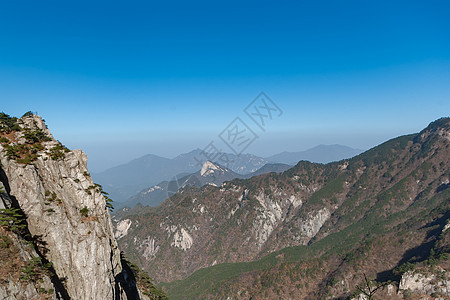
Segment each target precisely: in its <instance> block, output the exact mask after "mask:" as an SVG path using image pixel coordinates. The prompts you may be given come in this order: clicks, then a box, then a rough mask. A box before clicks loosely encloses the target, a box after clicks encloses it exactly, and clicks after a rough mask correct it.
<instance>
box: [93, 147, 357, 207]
mask: <svg viewBox="0 0 450 300" xmlns="http://www.w3.org/2000/svg"><path fill="white" fill-rule="evenodd" d="M361 152H362V150H358V149H353V148H350V147H346V146H342V145H320V146H317V147H314V148H312V149H309V150H306V151H300V152H283V153H280V154H276V155H273V156H270V157H268V158H262V157H259V156H256V155H252V154H241V155H239V156H237V155H235V154H231V153H225V154H217V155H212V154H210V153H209V154H208V153H204V152H203V151H202V150H201V149H195V150H193V151H191V152H188V153H183V154H180V155H178V156H177V157H175V158H173V159H169V158H165V157H161V156H157V155H153V154H148V155H145V156H142V157H140V158H136V159H134V160H132V161H130V162H129V163H126V164H122V165H119V166H116V167H113V168H110V169H108V170H106V171H103V172H101V173H96V174H92V177H93V178H94V180H95V182H98V183H100V184H101V185H103V188H104V189H105V190H106V191H107V192H108V193H109V194H110V195H111V198H112V199H114V201H115V202H116V205H117V204H118V203H120V202H125V201H128V200H130V197H133V196H135V195H137V194H139V193H141V192H142V190H144V189H150V187H153V186H156V185H158V186H159V185H160V184H162V183H163V182H165V181H167V182H169V181H172V180H174V179H175V177H176V178H182V177H183V175H189V174H193V173H195V172H197V171H199V170H200V169H201V167H202V165H203V164H204V163H205V162H206V161H207V160H210V161H212V162H214V163H218V164H220V165H222V166H225V167H226V168H227V169H229V170H231V171H233V172H235V173H237V174H239V175H248V174H250V173H252V172H255V171H257V170H259V169H261V168H262V167H263V166H265V165H267V164H269V163H282V164H288V165H295V164H297V163H298V162H299V161H301V160H308V161H311V162H318V163H328V162H331V161H337V160H341V159H346V158H350V157H353V156H355V155H357V154H359V153H361ZM224 157H225V158H226V161H224ZM268 168H272V167H268ZM260 172H263V173H267V172H265V171H264V170H260ZM269 172H272V169H270V170H269ZM263 173H260V174H263Z"/></svg>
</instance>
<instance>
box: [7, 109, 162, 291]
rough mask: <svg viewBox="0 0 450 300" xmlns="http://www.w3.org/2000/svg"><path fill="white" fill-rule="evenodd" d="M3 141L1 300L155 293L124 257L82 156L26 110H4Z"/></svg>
mask: <svg viewBox="0 0 450 300" xmlns="http://www.w3.org/2000/svg"><path fill="white" fill-rule="evenodd" d="M0 142H1V145H0V161H1V166H0V179H1V183H2V188H1V194H0V195H1V201H0V206H1V210H0V240H1V245H0V255H1V257H2V264H3V270H2V271H1V281H0V298H1V299H96V300H97V299H150V298H152V297H153V298H152V299H154V298H155V297H159V296H158V295H157V292H158V291H157V290H156V288H154V286H153V285H152V284H151V282H150V281H149V280H148V277H147V280H144V281H143V282H142V281H140V279H142V278H143V277H145V276H141V275H142V274H143V273H141V275H140V274H139V271H138V269H137V267H136V266H135V265H133V264H131V263H129V262H128V261H127V260H126V259H125V258H124V257H123V255H121V252H120V250H119V248H118V246H117V242H116V239H115V238H114V234H113V228H112V225H111V219H110V216H109V209H110V208H111V203H110V201H109V198H108V197H107V196H106V195H105V193H104V192H103V190H102V188H101V186H100V185H97V184H95V183H94V182H93V181H92V179H91V176H90V175H89V171H88V169H87V167H86V164H87V157H86V154H84V153H83V152H82V151H81V150H69V149H67V148H66V147H65V146H63V145H62V144H61V143H60V142H58V141H56V140H55V139H54V138H53V136H52V134H51V133H50V131H49V130H48V128H47V126H46V125H45V123H44V122H43V120H42V119H41V118H40V117H39V116H36V115H33V114H31V113H27V114H25V115H24V116H23V117H22V118H20V119H17V118H13V117H10V116H8V115H6V114H4V113H2V114H1V115H0ZM105 196H106V197H105ZM144 279H145V278H144ZM155 295H156V296H155ZM161 297H163V294H161Z"/></svg>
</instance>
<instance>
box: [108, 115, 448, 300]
mask: <svg viewBox="0 0 450 300" xmlns="http://www.w3.org/2000/svg"><path fill="white" fill-rule="evenodd" d="M449 145H450V119H449V118H442V119H439V120H437V121H435V122H432V123H431V124H430V125H429V126H428V127H427V128H425V129H424V130H422V131H421V132H419V133H416V134H410V135H406V136H400V137H398V138H395V139H392V140H389V141H387V142H385V143H383V144H381V145H379V146H377V147H374V148H372V149H370V150H368V151H366V152H364V153H362V154H360V155H357V156H355V157H353V158H351V159H345V160H341V161H338V162H333V163H328V164H318V163H311V162H307V161H300V162H299V163H297V164H296V165H295V166H294V167H292V168H290V169H288V170H286V171H284V172H281V173H269V174H263V175H259V176H254V177H252V178H249V179H234V180H231V181H225V182H223V183H222V184H220V186H213V185H205V186H202V187H195V186H189V185H186V186H185V187H183V188H182V189H180V190H179V191H178V192H177V193H176V194H175V195H173V196H172V197H170V198H169V199H167V200H166V201H164V202H163V203H162V204H161V205H160V206H159V207H156V208H154V207H144V206H142V205H138V206H136V207H134V208H131V209H130V208H125V209H122V210H119V211H117V212H115V213H114V215H113V223H114V227H115V236H116V238H117V240H118V243H119V246H120V248H121V249H122V250H123V251H124V252H125V253H127V255H128V256H129V257H130V258H131V259H132V260H134V261H136V262H138V264H139V265H140V266H142V267H143V268H144V269H145V270H146V271H148V272H149V274H150V276H151V277H152V278H154V279H155V281H156V282H158V283H159V284H160V286H161V287H163V288H164V289H165V290H166V291H167V292H168V295H169V296H170V297H172V298H173V299H198V298H209V299H346V298H348V299H350V298H353V297H358V295H360V297H363V296H364V293H363V292H362V290H364V287H366V286H367V287H368V288H367V290H369V289H370V285H373V284H378V285H379V287H380V288H379V289H377V295H376V296H377V297H379V298H373V299H382V298H384V299H386V298H389V299H422V298H420V297H421V296H420V295H428V296H427V297H429V298H427V299H439V297H444V298H445V297H446V298H445V299H448V296H449V273H448V270H449V266H450V265H449V256H448V255H449V250H450V247H449V232H450V231H449V230H448V228H449V227H450V225H448V224H449V220H450V215H449V206H450V194H449V189H448V186H449V180H450V169H449V158H450V148H449ZM417 274H419V275H417ZM414 276H416V277H414ZM365 278H366V279H367V280H365ZM411 278H415V279H414V280H413V279H411ZM408 280H409V281H408ZM416 280H417V281H416ZM375 281H376V282H377V283H375ZM412 282H420V284H413V283H412ZM369 283H370V284H369ZM365 284H366V285H365ZM416 296H417V297H416ZM408 297H412V298H408ZM414 297H416V298H414ZM444 298H442V299H444ZM360 299H369V298H360Z"/></svg>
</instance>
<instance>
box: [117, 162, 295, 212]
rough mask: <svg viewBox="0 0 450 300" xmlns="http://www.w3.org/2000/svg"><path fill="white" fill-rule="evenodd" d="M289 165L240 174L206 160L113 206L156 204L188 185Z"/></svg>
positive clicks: (282, 167) (280, 169) (218, 181)
mask: <svg viewBox="0 0 450 300" xmlns="http://www.w3.org/2000/svg"><path fill="white" fill-rule="evenodd" d="M291 167H292V166H290V165H286V164H266V165H264V166H263V167H262V168H260V169H258V170H256V171H255V172H252V173H249V174H246V175H241V174H238V173H236V172H233V171H232V170H230V169H228V168H226V167H224V166H221V165H219V164H217V163H213V162H211V161H206V162H205V163H204V164H203V166H202V168H201V169H200V170H199V171H197V172H195V173H192V174H189V175H180V176H176V178H174V179H173V180H171V181H163V182H160V183H158V184H157V185H154V186H152V187H150V188H145V189H143V190H142V191H141V192H139V193H138V194H136V195H134V196H132V197H130V198H129V199H128V200H127V201H125V202H123V203H116V206H115V207H116V209H120V208H123V207H133V206H135V205H137V204H138V203H141V204H142V205H145V206H158V205H159V204H161V203H162V202H163V201H164V200H166V199H167V198H168V197H170V196H172V195H174V194H175V193H176V192H177V191H178V190H179V189H181V188H183V187H186V186H188V185H190V186H195V187H202V186H204V185H207V184H209V185H213V186H219V185H221V184H222V183H223V182H225V181H230V180H233V179H235V178H241V179H245V178H251V177H253V176H257V175H261V174H266V173H271V172H276V173H280V172H283V171H286V170H287V169H289V168H291Z"/></svg>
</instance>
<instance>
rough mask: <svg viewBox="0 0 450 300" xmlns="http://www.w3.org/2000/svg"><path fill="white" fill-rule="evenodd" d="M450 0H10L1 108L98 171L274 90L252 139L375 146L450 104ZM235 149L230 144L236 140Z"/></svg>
mask: <svg viewBox="0 0 450 300" xmlns="http://www.w3.org/2000/svg"><path fill="white" fill-rule="evenodd" d="M449 15H450V2H449V1H446V0H445V1H444V0H443V1H410V0H409V1H45V0H42V1H2V2H1V3H0V101H1V102H0V103H1V107H0V111H4V112H6V113H8V114H10V115H15V116H21V115H22V114H23V113H24V112H26V111H29V110H31V111H34V112H38V114H40V115H42V116H43V117H44V118H45V119H46V121H47V124H48V126H49V127H50V130H51V131H52V132H53V133H54V135H55V137H56V138H57V139H59V140H61V141H62V142H63V143H64V144H66V145H67V146H69V147H70V148H82V149H83V150H85V151H86V152H87V153H88V156H89V161H90V162H89V163H90V166H91V167H92V171H94V172H95V171H99V170H102V169H104V168H106V167H108V166H112V165H115V164H117V163H121V162H125V161H128V160H130V159H132V158H135V157H137V156H140V155H143V154H146V153H154V154H158V155H161V156H166V157H173V156H175V155H177V154H179V153H182V152H187V151H190V150H192V149H194V148H204V147H205V146H206V145H207V144H208V143H209V142H210V141H216V140H217V141H219V139H218V135H219V134H220V133H221V132H222V130H223V129H224V128H225V127H226V126H227V125H228V124H229V123H230V122H231V121H232V120H233V119H234V118H235V117H241V118H242V120H244V121H245V122H247V123H248V125H249V126H254V124H252V123H251V121H250V120H249V119H248V118H247V119H246V115H245V113H244V112H243V110H244V108H245V107H246V106H247V104H249V103H250V102H251V101H252V100H253V99H254V98H255V97H256V96H257V95H258V94H259V92H261V91H264V92H265V93H266V94H267V95H268V96H269V97H270V98H271V99H272V100H273V101H274V102H275V103H276V104H277V105H278V106H279V107H280V108H281V109H282V110H283V114H282V116H280V117H279V118H276V119H274V120H272V121H271V122H270V124H267V128H266V131H265V132H262V131H261V130H259V129H258V128H257V127H252V128H253V129H254V130H255V133H256V134H258V136H259V138H258V139H257V140H256V141H255V142H254V143H253V144H251V145H250V146H249V147H248V148H247V150H246V152H250V153H254V154H257V155H263V156H264V155H271V154H275V153H278V152H281V151H298V150H304V149H306V148H309V147H312V146H315V145H318V144H335V143H339V144H344V145H348V146H351V147H355V148H362V149H367V148H370V147H372V146H375V145H376V144H378V143H380V142H382V141H384V140H386V139H389V138H392V137H395V136H397V135H401V134H407V133H412V132H417V131H419V130H421V129H422V128H423V127H425V126H426V125H427V124H428V123H429V122H431V121H433V120H434V119H437V118H439V117H442V116H448V115H449V111H450V18H449ZM223 149H224V150H227V149H226V148H225V146H224V147H223Z"/></svg>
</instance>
